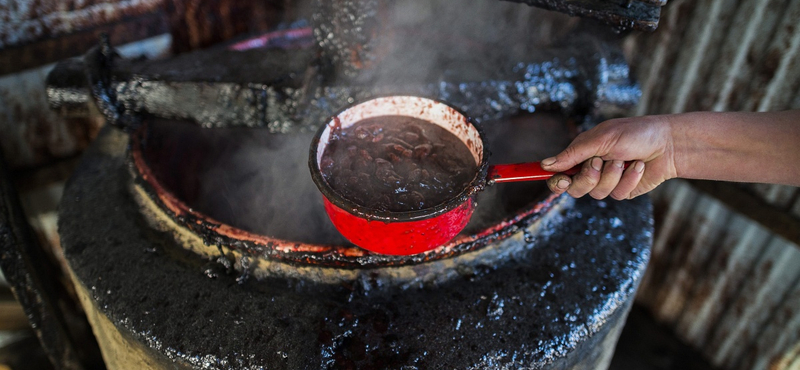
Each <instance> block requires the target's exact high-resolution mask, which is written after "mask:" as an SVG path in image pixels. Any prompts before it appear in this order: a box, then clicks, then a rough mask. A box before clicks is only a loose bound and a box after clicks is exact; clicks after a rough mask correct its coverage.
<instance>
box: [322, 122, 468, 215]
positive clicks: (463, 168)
mask: <svg viewBox="0 0 800 370" xmlns="http://www.w3.org/2000/svg"><path fill="white" fill-rule="evenodd" d="M320 168H321V171H322V176H323V177H324V178H325V181H327V182H328V184H330V186H331V187H332V188H333V189H334V190H335V191H336V192H338V193H339V194H341V195H342V196H344V197H345V198H347V199H349V200H351V201H353V202H355V203H357V204H359V205H362V206H365V207H369V208H372V209H376V210H380V211H391V212H403V211H412V210H419V209H423V208H428V207H432V206H435V205H437V204H440V203H442V202H444V201H446V200H447V199H450V198H452V197H453V196H455V195H457V194H458V193H460V192H461V191H462V190H463V189H464V188H465V187H466V186H467V185H468V184H469V182H470V181H471V180H472V178H473V177H474V176H475V173H476V171H477V165H476V164H475V160H474V159H473V157H472V154H471V153H470V151H469V149H468V148H467V146H466V145H464V143H462V142H461V140H459V139H458V138H457V137H456V136H455V135H453V134H452V133H450V132H448V131H447V130H445V129H443V128H441V127H439V126H436V125H434V124H432V123H429V122H427V121H424V120H421V119H416V118H410V117H403V116H383V117H374V118H369V119H365V120H362V121H359V122H357V123H355V124H354V125H352V126H350V127H348V128H346V129H341V128H336V127H335V128H333V129H332V131H331V138H330V142H329V144H328V146H327V147H326V149H325V152H324V153H323V154H322V160H321V161H320Z"/></svg>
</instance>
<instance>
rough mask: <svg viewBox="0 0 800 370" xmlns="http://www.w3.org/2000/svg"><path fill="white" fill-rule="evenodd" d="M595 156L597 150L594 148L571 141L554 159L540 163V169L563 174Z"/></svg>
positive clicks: (547, 159) (546, 159) (585, 143)
mask: <svg viewBox="0 0 800 370" xmlns="http://www.w3.org/2000/svg"><path fill="white" fill-rule="evenodd" d="M596 155H597V149H596V148H595V147H594V146H591V145H588V143H587V142H575V141H573V142H572V144H570V145H569V146H568V147H567V148H566V149H564V150H563V151H562V152H561V153H558V154H556V156H555V157H550V158H545V159H543V160H542V162H541V163H542V168H543V169H545V170H547V171H551V172H563V171H566V170H568V169H570V168H572V167H575V166H577V165H578V164H580V163H583V162H584V161H586V160H587V159H589V158H591V157H594V156H596Z"/></svg>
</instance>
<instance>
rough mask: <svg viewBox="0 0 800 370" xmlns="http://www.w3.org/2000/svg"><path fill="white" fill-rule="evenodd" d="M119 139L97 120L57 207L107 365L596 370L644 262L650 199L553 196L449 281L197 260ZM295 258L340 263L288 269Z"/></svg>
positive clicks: (421, 269) (433, 272) (424, 267)
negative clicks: (259, 271)
mask: <svg viewBox="0 0 800 370" xmlns="http://www.w3.org/2000/svg"><path fill="white" fill-rule="evenodd" d="M128 142H129V137H128V135H126V134H123V133H121V132H119V131H117V130H114V129H111V128H105V129H104V130H103V131H102V133H101V134H100V137H99V138H98V139H97V141H96V142H95V143H94V144H93V145H92V147H91V148H90V150H89V151H87V153H86V154H85V156H84V158H83V160H82V162H81V164H80V165H79V168H78V169H77V170H76V172H75V174H74V176H73V178H72V179H71V180H70V182H69V183H68V185H67V187H66V189H65V194H64V197H63V201H62V204H61V207H60V217H59V232H60V235H61V241H62V244H63V247H64V251H65V255H66V258H67V260H68V262H69V266H70V268H71V272H72V274H73V277H74V280H75V281H76V283H77V284H76V285H77V289H78V291H79V295H81V297H82V303H83V304H84V306H85V308H86V309H87V311H88V312H89V318H90V321H91V322H92V325H93V327H94V329H95V332H97V333H100V334H99V336H102V337H103V338H101V341H100V342H101V347H103V348H102V349H103V352H104V357H105V359H106V361H107V363H108V364H109V368H114V367H115V366H116V367H118V368H134V367H131V366H135V368H156V369H160V368H188V369H262V368H264V369H267V368H268V369H350V368H352V369H355V368H358V369H436V368H453V369H480V368H558V369H563V368H570V369H596V368H602V366H603V365H598V364H603V363H607V362H608V360H610V355H611V353H612V350H611V349H612V348H613V345H614V344H615V343H616V338H617V336H618V330H619V329H620V328H621V326H622V323H623V322H624V319H625V316H626V315H627V311H628V309H629V307H630V305H631V303H632V301H633V296H634V293H635V290H636V287H637V285H638V283H639V281H640V279H641V277H642V275H643V273H644V269H645V267H646V264H647V261H648V259H649V254H650V246H651V242H652V230H653V220H652V208H651V205H650V202H649V199H648V198H647V197H640V198H637V199H634V200H630V201H624V202H616V201H595V200H591V199H579V200H574V201H573V200H572V199H571V198H566V197H560V198H558V201H557V202H556V203H558V204H560V205H561V206H560V207H557V208H553V209H551V210H549V211H548V212H547V214H548V217H543V218H541V220H540V224H539V225H538V226H537V227H538V228H539V229H538V230H544V231H546V232H536V233H533V232H531V231H530V230H529V228H521V229H520V230H517V232H516V233H515V235H513V236H512V237H509V238H506V239H504V240H503V241H502V242H498V243H489V244H488V246H486V247H484V248H482V249H478V250H475V251H468V252H465V253H464V254H462V255H460V256H459V257H465V256H466V257H468V256H470V255H472V254H477V253H481V251H483V250H487V249H488V250H492V251H493V252H492V253H493V258H491V259H487V260H485V261H488V262H486V263H483V262H481V261H482V260H481V259H471V260H470V262H469V263H463V264H461V263H458V262H453V263H451V264H450V265H448V276H447V278H438V277H439V276H440V275H441V274H442V273H443V271H442V269H441V265H437V264H435V262H437V261H434V262H425V261H414V274H415V276H416V278H414V279H400V280H399V281H400V282H401V283H398V284H394V283H387V282H391V281H392V280H391V279H390V280H387V279H385V278H383V277H382V276H391V275H392V274H393V273H394V272H396V271H400V270H402V267H380V266H371V267H369V268H363V269H360V268H358V267H352V266H351V267H347V268H346V269H345V270H348V271H351V274H350V275H348V277H349V278H348V279H338V280H336V279H332V280H330V279H329V280H326V279H311V278H307V277H308V275H307V274H283V275H280V274H277V275H263V276H257V277H252V276H251V277H249V278H248V275H247V273H246V271H248V269H247V266H244V267H245V268H244V269H243V270H242V269H241V268H240V269H235V268H233V267H232V266H230V265H229V264H227V263H226V262H225V261H226V260H225V259H224V258H222V259H215V258H210V259H209V258H203V257H201V256H200V255H199V254H197V253H195V252H193V251H191V250H188V249H185V248H182V247H181V246H179V245H178V244H180V243H178V242H177V241H176V240H177V239H176V235H175V234H173V233H169V232H164V231H161V230H163V228H158V227H153V221H152V220H150V219H148V218H147V217H145V215H144V213H143V211H142V208H141V207H140V204H139V203H138V202H137V200H136V199H135V198H136V195H134V192H132V188H134V187H135V185H134V181H133V180H132V176H131V172H130V168H129V164H128V161H127V155H126V149H127V147H128ZM160 222H168V221H160ZM494 222H500V221H494ZM207 248H208V249H210V250H212V252H209V253H208V254H207V256H206V257H208V256H213V250H215V249H216V246H208V247H207ZM441 261H442V260H439V261H438V262H441ZM444 261H458V260H457V259H452V258H445V259H444ZM257 262H258V259H257V258H255V259H254V260H252V261H251V262H250V263H257ZM293 266H294V267H293ZM240 267H242V266H240ZM295 268H296V269H298V270H300V269H305V270H306V271H307V272H308V271H309V270H311V271H312V272H313V273H314V274H315V276H324V275H326V274H327V273H328V271H329V270H335V269H336V268H332V267H325V266H299V265H297V264H296V263H286V264H285V266H284V270H292V269H295ZM243 271H244V272H243ZM103 339H105V340H103ZM102 343H107V344H102ZM114 343H117V344H118V346H117V345H116V344H114ZM114 346H116V348H112V347H114Z"/></svg>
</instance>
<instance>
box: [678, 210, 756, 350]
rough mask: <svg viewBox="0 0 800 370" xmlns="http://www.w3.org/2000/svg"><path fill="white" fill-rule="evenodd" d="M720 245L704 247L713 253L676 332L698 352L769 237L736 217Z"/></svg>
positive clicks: (744, 219)
mask: <svg viewBox="0 0 800 370" xmlns="http://www.w3.org/2000/svg"><path fill="white" fill-rule="evenodd" d="M724 227H725V230H724V235H723V236H722V237H721V238H720V240H719V242H717V243H713V244H711V245H706V246H705V247H706V248H708V249H711V250H713V251H714V254H715V255H714V257H713V258H712V259H711V260H710V261H709V263H708V265H706V266H705V269H704V271H703V273H702V274H699V275H697V276H695V279H696V280H695V284H694V287H693V288H692V290H693V292H692V297H691V298H690V299H689V301H688V302H687V304H686V307H685V309H684V311H683V312H682V313H681V317H680V319H679V321H678V324H677V332H678V333H680V336H681V337H682V338H683V339H684V340H686V341H687V342H688V343H690V344H692V345H693V346H695V347H696V348H703V346H705V343H706V341H707V339H708V336H709V335H710V333H711V332H712V331H713V330H714V328H715V325H716V324H717V322H718V321H719V318H720V316H721V315H722V313H723V311H724V310H725V308H726V307H727V302H729V301H730V300H731V299H733V298H735V297H736V294H737V292H738V288H739V287H740V286H741V284H742V282H743V281H744V280H745V279H747V277H748V276H749V273H750V271H752V269H753V266H754V265H755V263H756V261H758V258H759V256H760V255H761V252H762V250H763V249H764V248H765V247H766V243H767V241H768V240H769V237H770V234H769V233H768V232H767V231H766V230H765V229H764V228H762V227H760V226H759V225H758V224H756V223H755V222H753V221H751V220H749V219H747V218H746V217H743V216H741V215H734V216H733V217H732V218H731V220H730V222H728V223H727V224H726V225H724Z"/></svg>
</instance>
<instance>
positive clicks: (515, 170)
mask: <svg viewBox="0 0 800 370" xmlns="http://www.w3.org/2000/svg"><path fill="white" fill-rule="evenodd" d="M631 163H632V162H625V164H624V168H628V166H630V164H631ZM582 167H583V164H579V165H577V166H575V167H572V168H570V169H568V170H566V171H564V172H561V173H563V174H565V175H568V176H572V175H575V174H577V173H578V172H580V171H581V168H582ZM557 173H558V172H550V171H546V170H544V169H542V165H541V164H540V162H528V163H513V164H497V165H493V166H489V172H488V175H487V177H486V180H487V182H488V184H489V185H491V184H499V183H504V182H518V181H536V180H547V179H549V178H551V177H553V175H555V174H557Z"/></svg>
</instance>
